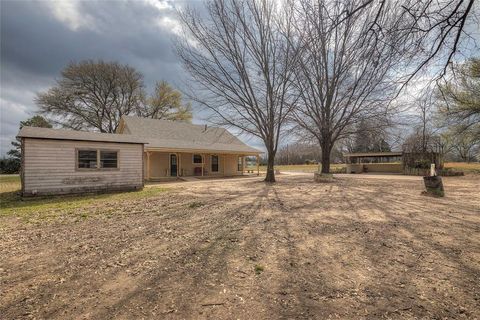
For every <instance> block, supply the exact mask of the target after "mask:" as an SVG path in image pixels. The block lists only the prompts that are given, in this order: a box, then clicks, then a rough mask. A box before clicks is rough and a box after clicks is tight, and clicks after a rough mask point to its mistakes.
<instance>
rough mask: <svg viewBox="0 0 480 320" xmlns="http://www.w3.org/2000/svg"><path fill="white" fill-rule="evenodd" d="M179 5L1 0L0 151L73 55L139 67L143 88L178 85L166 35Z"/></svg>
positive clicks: (172, 30) (171, 32) (138, 0)
mask: <svg viewBox="0 0 480 320" xmlns="http://www.w3.org/2000/svg"><path fill="white" fill-rule="evenodd" d="M200 4H201V2H200V1H190V2H188V5H189V6H191V5H200ZM183 5H185V2H182V1H164V0H160V1H159V0H135V1H114V0H112V1H68V2H67V1H21V0H20V1H5V0H1V1H0V6H1V8H0V9H1V10H0V12H1V19H0V21H1V30H0V31H1V38H0V39H1V56H0V58H1V61H0V66H1V72H0V76H1V79H0V80H1V85H0V89H1V92H0V108H1V115H0V116H1V119H0V121H1V122H0V125H1V149H0V156H3V155H4V154H5V153H6V151H8V150H9V149H11V146H10V141H12V139H14V137H15V135H16V134H17V132H18V126H19V122H20V121H21V120H25V119H28V118H29V117H31V116H32V115H34V114H35V111H36V106H35V104H34V102H33V99H34V97H35V95H36V93H37V92H39V91H44V90H46V89H48V88H49V87H51V86H52V85H53V84H54V81H55V79H56V78H58V77H59V75H60V72H61V70H62V69H63V68H64V67H65V66H66V65H67V64H68V63H69V62H71V61H80V60H84V59H104V60H108V61H111V60H115V61H118V62H120V63H124V64H129V65H131V66H133V67H134V68H136V69H137V70H139V71H140V72H142V73H143V75H144V76H145V84H146V86H147V89H148V90H151V89H152V88H153V85H154V83H155V82H156V81H158V80H166V81H168V82H170V83H172V84H173V85H175V86H177V87H179V86H181V85H182V84H183V83H184V81H183V80H184V79H185V77H184V71H183V70H182V68H181V65H180V64H179V62H178V59H177V58H176V57H175V54H174V52H173V50H172V48H173V46H172V38H173V37H175V34H176V32H177V33H178V32H179V25H178V23H177V20H176V13H175V12H176V8H178V7H179V6H183ZM182 77H183V78H182ZM194 116H195V118H194V122H196V123H201V122H203V121H204V120H203V119H202V118H201V117H200V116H199V113H198V112H194ZM244 140H246V141H247V142H249V143H250V144H254V145H257V143H254V142H253V141H249V140H250V139H247V137H244Z"/></svg>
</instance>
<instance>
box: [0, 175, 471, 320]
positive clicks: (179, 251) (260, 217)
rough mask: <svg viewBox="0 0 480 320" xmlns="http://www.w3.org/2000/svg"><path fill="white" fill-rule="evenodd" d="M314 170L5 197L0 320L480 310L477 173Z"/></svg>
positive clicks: (467, 315)
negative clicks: (123, 191)
mask: <svg viewBox="0 0 480 320" xmlns="http://www.w3.org/2000/svg"><path fill="white" fill-rule="evenodd" d="M312 180H313V179H312V176H311V175H306V174H298V175H281V176H279V177H278V183H276V184H274V185H269V184H265V183H263V182H262V181H260V179H258V178H253V179H238V180H224V181H201V182H191V183H190V182H184V183H176V184H170V185H162V186H161V188H162V189H158V187H156V186H153V187H148V188H146V190H144V191H142V192H143V194H142V193H141V194H140V195H141V196H134V195H135V193H132V194H131V195H130V196H125V197H124V196H118V195H111V196H110V195H107V196H102V197H98V198H94V201H90V200H88V199H87V200H86V199H85V198H81V199H80V200H79V199H76V198H74V197H72V198H66V199H65V198H61V199H60V198H59V199H51V200H49V201H48V202H46V203H43V202H42V203H39V202H33V205H29V203H28V202H27V201H24V202H22V204H15V203H13V202H12V200H11V199H10V202H9V204H8V205H5V206H3V207H2V213H1V214H0V318H2V319H18V318H44V319H60V318H65V319H105V318H123V319H141V318H156V319H287V318H288V319H294V318H295V319H309V318H315V319H326V318H342V319H378V318H380V319H382V318H386V319H413V318H422V319H423V318H426V319H446V318H459V319H462V318H464V319H475V318H480V280H479V279H480V179H479V176H478V175H477V176H474V175H470V176H465V177H449V178H444V185H445V187H446V197H445V198H442V199H437V198H430V197H425V196H422V195H421V194H420V193H421V191H422V190H423V185H422V184H423V182H422V181H421V179H419V178H418V177H412V178H403V179H395V178H392V176H375V178H369V177H368V176H356V177H354V178H353V177H349V176H347V175H344V176H340V175H339V178H337V180H336V182H334V183H328V184H315V183H313V181H312ZM157 191H158V192H157ZM15 201H18V200H15ZM76 201H80V205H77V204H75V203H76ZM25 203H26V204H25ZM28 206H30V207H29V208H28V210H27V209H26V208H27V207H28ZM25 210H26V211H25Z"/></svg>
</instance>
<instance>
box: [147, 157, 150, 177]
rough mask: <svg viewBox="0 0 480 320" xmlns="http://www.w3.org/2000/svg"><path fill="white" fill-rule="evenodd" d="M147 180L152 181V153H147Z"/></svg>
mask: <svg viewBox="0 0 480 320" xmlns="http://www.w3.org/2000/svg"><path fill="white" fill-rule="evenodd" d="M147 180H150V151H147Z"/></svg>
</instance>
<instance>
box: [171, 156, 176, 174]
mask: <svg viewBox="0 0 480 320" xmlns="http://www.w3.org/2000/svg"><path fill="white" fill-rule="evenodd" d="M170 176H172V177H176V176H177V155H176V154H171V155H170Z"/></svg>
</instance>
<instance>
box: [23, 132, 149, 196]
mask: <svg viewBox="0 0 480 320" xmlns="http://www.w3.org/2000/svg"><path fill="white" fill-rule="evenodd" d="M77 149H102V150H116V151H118V166H119V168H118V169H109V170H82V169H77V168H76V150H77ZM142 170H143V145H142V144H133V143H114V142H93V141H70V140H52V139H33V138H24V149H23V187H24V190H23V192H24V194H25V195H32V194H55V193H58V194H60V193H70V192H89V191H98V190H116V189H119V190H120V189H138V188H141V187H143V172H142Z"/></svg>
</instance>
